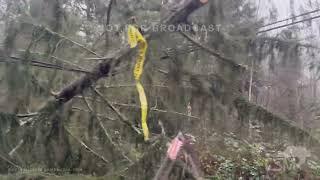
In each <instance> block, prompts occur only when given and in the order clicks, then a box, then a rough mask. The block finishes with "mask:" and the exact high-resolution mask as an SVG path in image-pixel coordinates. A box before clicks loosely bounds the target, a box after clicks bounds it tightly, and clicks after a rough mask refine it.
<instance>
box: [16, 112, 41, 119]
mask: <svg viewBox="0 0 320 180" xmlns="http://www.w3.org/2000/svg"><path fill="white" fill-rule="evenodd" d="M37 115H39V113H37V112H36V113H30V114H17V115H16V117H17V118H27V117H34V116H37Z"/></svg>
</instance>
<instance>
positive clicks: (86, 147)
mask: <svg viewBox="0 0 320 180" xmlns="http://www.w3.org/2000/svg"><path fill="white" fill-rule="evenodd" d="M64 129H65V130H66V131H67V133H68V134H69V135H70V136H71V137H73V138H74V139H75V140H77V141H78V143H79V144H81V145H82V146H83V147H84V148H85V149H87V150H88V151H89V152H91V153H92V154H93V155H95V156H96V157H98V158H100V159H101V160H102V161H103V162H105V163H106V164H109V161H108V160H106V158H104V157H103V156H101V155H99V154H98V153H97V152H95V151H94V150H92V149H91V148H89V146H87V145H86V144H85V143H84V142H83V141H81V140H80V139H78V138H77V137H75V136H74V135H73V134H72V133H71V132H70V131H69V129H68V128H66V127H64Z"/></svg>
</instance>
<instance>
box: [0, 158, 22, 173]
mask: <svg viewBox="0 0 320 180" xmlns="http://www.w3.org/2000/svg"><path fill="white" fill-rule="evenodd" d="M0 158H1V159H3V160H4V161H6V162H8V163H9V164H11V165H12V166H14V167H16V168H18V169H20V170H21V169H22V168H21V167H20V166H19V165H17V164H15V163H14V162H12V161H10V160H9V159H7V158H6V157H4V156H2V155H1V154H0Z"/></svg>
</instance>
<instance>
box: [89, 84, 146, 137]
mask: <svg viewBox="0 0 320 180" xmlns="http://www.w3.org/2000/svg"><path fill="white" fill-rule="evenodd" d="M92 90H93V91H94V92H95V93H96V94H97V95H98V96H99V97H100V98H101V99H102V101H103V102H104V103H106V104H107V105H108V106H109V108H110V109H111V110H113V111H114V112H115V113H116V114H117V115H118V117H119V118H120V120H121V121H122V122H124V123H125V124H127V125H128V126H129V127H131V129H132V130H134V131H135V132H136V133H138V134H141V131H140V130H139V129H138V128H137V127H135V126H134V125H133V124H132V123H131V122H130V121H129V120H128V118H127V117H125V116H124V115H123V114H121V113H120V111H119V110H118V109H117V108H116V107H114V106H113V105H112V104H111V103H110V101H109V100H108V99H106V98H105V97H104V96H103V95H102V94H101V93H100V92H99V91H97V90H96V89H94V88H92Z"/></svg>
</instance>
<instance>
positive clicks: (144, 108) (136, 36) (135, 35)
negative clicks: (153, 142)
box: [128, 25, 149, 141]
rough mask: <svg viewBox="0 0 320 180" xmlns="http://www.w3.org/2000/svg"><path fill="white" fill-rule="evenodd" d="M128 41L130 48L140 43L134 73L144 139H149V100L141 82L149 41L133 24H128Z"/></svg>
mask: <svg viewBox="0 0 320 180" xmlns="http://www.w3.org/2000/svg"><path fill="white" fill-rule="evenodd" d="M128 43H129V45H130V48H134V47H136V46H137V45H139V52H138V57H137V60H136V64H135V66H134V71H133V75H134V78H135V80H136V87H137V90H138V93H139V99H140V104H141V127H142V130H143V135H144V140H145V141H147V140H149V129H148V124H147V112H148V102H147V97H146V94H145V92H144V89H143V86H142V85H141V83H140V78H141V75H142V73H143V65H144V61H145V57H146V52H147V48H148V44H147V41H146V40H145V39H144V37H143V36H142V34H141V33H140V31H139V30H138V29H137V28H136V27H134V26H133V25H129V26H128Z"/></svg>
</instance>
